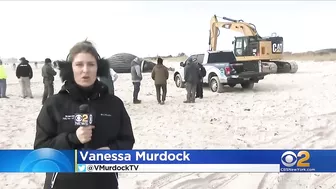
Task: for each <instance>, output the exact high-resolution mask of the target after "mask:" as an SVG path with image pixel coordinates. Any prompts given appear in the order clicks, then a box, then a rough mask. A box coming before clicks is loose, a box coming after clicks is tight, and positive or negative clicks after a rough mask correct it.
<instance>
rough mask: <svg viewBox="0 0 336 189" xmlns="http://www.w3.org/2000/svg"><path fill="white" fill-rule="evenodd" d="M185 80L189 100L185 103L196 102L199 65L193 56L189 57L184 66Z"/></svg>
mask: <svg viewBox="0 0 336 189" xmlns="http://www.w3.org/2000/svg"><path fill="white" fill-rule="evenodd" d="M184 81H185V82H186V89H187V100H185V101H183V102H184V103H195V93H196V86H197V83H198V82H199V69H198V65H197V64H196V63H194V62H193V60H192V59H191V58H189V59H187V61H186V66H185V67H184Z"/></svg>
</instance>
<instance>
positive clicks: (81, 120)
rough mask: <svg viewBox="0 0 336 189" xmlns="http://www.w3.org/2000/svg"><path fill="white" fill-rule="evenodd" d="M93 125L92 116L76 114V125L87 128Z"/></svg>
mask: <svg viewBox="0 0 336 189" xmlns="http://www.w3.org/2000/svg"><path fill="white" fill-rule="evenodd" d="M91 124H92V114H75V125H77V126H87V125H91Z"/></svg>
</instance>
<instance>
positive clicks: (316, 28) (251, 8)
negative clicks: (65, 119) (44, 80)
mask: <svg viewBox="0 0 336 189" xmlns="http://www.w3.org/2000/svg"><path fill="white" fill-rule="evenodd" d="M0 7H1V10H0V20H1V21H0V24H1V25H0V26H1V32H0V57H2V58H9V57H16V58H20V57H21V56H25V57H26V58H27V59H28V60H43V59H44V58H46V57H50V58H51V59H53V60H54V59H65V57H66V55H67V53H68V51H69V49H70V48H71V47H72V45H74V44H75V43H76V42H78V41H81V40H84V39H85V38H86V37H88V39H89V40H91V41H93V42H94V44H95V45H96V47H97V49H98V51H99V52H100V54H101V56H103V57H110V56H111V55H113V54H116V53H121V52H127V53H132V54H135V55H137V56H156V55H157V54H159V55H169V54H172V55H176V54H177V53H179V52H185V53H187V54H189V53H200V52H203V51H206V50H207V49H208V38H209V27H210V25H209V24H210V18H211V17H212V16H213V15H214V14H216V15H218V16H226V17H231V18H234V19H243V20H244V21H246V22H251V23H253V24H255V25H256V27H257V30H258V32H259V34H260V35H261V36H270V35H271V33H272V32H276V33H277V34H278V35H281V36H283V37H284V50H285V51H293V52H302V51H308V50H318V49H323V48H333V47H335V44H336V37H335V33H336V30H335V27H334V26H335V21H334V19H335V18H336V16H335V7H336V1H334V2H333V1H326V2H321V1H298V2H290V1H282V2H275V1H274V2H272V1H260V2H252V1H247V2H243V1H236V2H228V1H214V2H209V1H204V2H201V1H196V2H193V1H185V2H182V1H166V2H164V1H148V2H145V1H144V2H137V1H127V2H121V1H120V2H117V1H99V2H97V1H83V2H81V1H72V2H69V1H27V2H26V1H23V2H19V1H13V2H11V1H0ZM234 36H241V34H239V33H236V32H233V31H230V30H225V29H221V35H220V38H219V42H218V47H219V49H223V50H229V49H232V44H231V42H232V40H233V38H234Z"/></svg>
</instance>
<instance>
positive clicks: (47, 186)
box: [34, 41, 135, 189]
mask: <svg viewBox="0 0 336 189" xmlns="http://www.w3.org/2000/svg"><path fill="white" fill-rule="evenodd" d="M58 67H59V73H60V74H59V75H60V77H61V81H62V82H63V83H64V84H63V86H62V88H61V90H60V91H59V92H58V94H55V95H53V96H51V97H50V98H47V100H46V101H45V103H44V105H43V106H42V109H41V110H40V113H39V114H38V117H37V120H36V122H35V123H36V134H35V140H34V149H41V148H52V149H56V150H115V151H117V150H132V149H133V145H134V143H135V139H134V134H133V129H132V124H131V119H130V117H129V114H128V112H127V110H126V108H125V105H124V103H123V101H122V100H121V99H120V98H118V97H117V96H115V95H111V94H109V92H108V88H107V87H106V85H104V84H103V83H102V82H100V81H99V80H98V77H107V75H108V74H109V73H108V72H109V70H108V68H109V62H108V61H107V60H106V59H104V58H100V56H99V54H98V52H97V50H96V48H95V47H94V46H93V45H92V43H91V42H88V41H83V42H79V43H77V44H75V45H74V46H73V47H72V48H71V49H70V52H69V55H68V58H67V60H66V61H59V64H58ZM83 104H84V105H85V104H87V105H89V110H88V111H89V112H90V114H92V115H93V119H90V118H89V119H88V121H89V124H90V125H87V126H78V125H75V119H72V120H69V119H62V117H63V116H70V117H71V116H73V117H75V115H76V113H79V109H80V105H83ZM118 185H119V184H118V173H112V172H109V173H108V172H105V173H60V172H55V173H46V177H45V181H44V187H43V188H44V189H118Z"/></svg>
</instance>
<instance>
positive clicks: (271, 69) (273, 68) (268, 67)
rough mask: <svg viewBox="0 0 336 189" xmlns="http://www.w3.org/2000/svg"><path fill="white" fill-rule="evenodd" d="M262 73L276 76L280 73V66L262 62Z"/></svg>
mask: <svg viewBox="0 0 336 189" xmlns="http://www.w3.org/2000/svg"><path fill="white" fill-rule="evenodd" d="M261 65H262V72H264V73H270V74H274V73H277V71H278V66H277V65H276V64H275V63H274V62H261Z"/></svg>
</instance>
